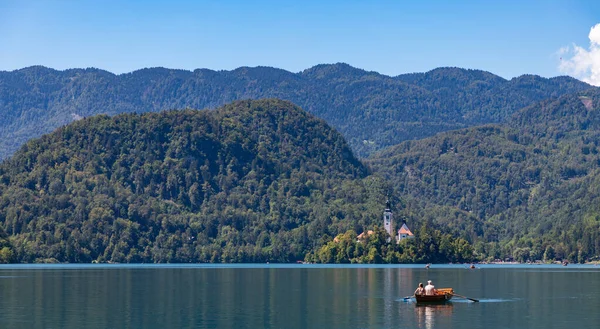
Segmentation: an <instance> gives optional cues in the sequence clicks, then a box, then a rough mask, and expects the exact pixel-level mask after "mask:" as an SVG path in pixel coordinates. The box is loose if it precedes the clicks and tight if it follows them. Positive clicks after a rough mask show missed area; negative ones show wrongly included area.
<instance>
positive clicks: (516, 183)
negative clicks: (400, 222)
mask: <svg viewBox="0 0 600 329" xmlns="http://www.w3.org/2000/svg"><path fill="white" fill-rule="evenodd" d="M599 110H600V92H599V91H598V90H597V89H593V90H589V91H586V92H582V93H578V94H573V95H567V96H563V97H561V98H559V99H557V100H548V101H543V102H541V103H539V104H536V105H533V106H530V107H528V108H525V109H523V110H522V111H520V112H518V113H516V114H515V115H514V116H513V117H512V118H511V119H510V120H509V121H508V123H507V124H506V125H502V126H500V125H487V126H481V127H475V128H469V129H465V130H458V131H453V132H447V133H443V134H439V135H438V136H435V137H432V138H428V139H424V140H420V141H410V142H404V143H402V144H400V145H398V146H395V147H392V148H390V149H387V150H385V151H383V152H380V153H379V154H377V155H375V156H373V157H372V158H371V159H369V161H368V164H369V165H370V166H371V167H372V169H373V170H374V171H376V172H378V173H380V174H381V175H383V177H386V178H387V179H389V180H390V181H391V183H392V185H393V186H394V189H395V190H396V192H397V193H398V194H399V195H402V196H403V197H404V198H405V199H406V200H407V201H406V202H414V203H416V204H419V205H420V207H421V208H423V209H427V208H428V207H430V206H431V205H436V206H446V207H451V208H454V209H455V211H457V212H462V213H465V214H468V215H469V216H473V217H475V218H477V220H478V221H481V223H482V225H483V226H481V227H482V230H481V233H482V234H481V235H480V236H479V237H474V238H473V239H471V242H472V243H473V244H474V248H475V252H476V253H477V254H479V255H485V257H486V258H490V259H495V258H502V259H504V258H505V257H510V258H514V259H515V260H518V261H527V260H531V261H533V260H554V259H557V260H561V259H568V260H569V261H572V262H584V261H587V260H591V259H595V260H597V259H598V256H599V255H600V209H599V207H598V205H599V204H600V185H599V184H600V176H599V173H600V154H599V147H600V114H599V113H600V112H599ZM446 220H447V217H444V216H438V217H437V219H436V221H437V222H438V224H440V225H446V224H447V223H444V221H446ZM479 241H480V242H479Z"/></svg>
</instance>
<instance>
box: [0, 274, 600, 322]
mask: <svg viewBox="0 0 600 329" xmlns="http://www.w3.org/2000/svg"><path fill="white" fill-rule="evenodd" d="M427 280H433V281H434V283H435V284H436V286H437V287H440V288H441V287H453V288H454V290H455V292H456V293H458V294H461V295H465V296H469V297H473V298H477V299H480V300H481V302H480V303H472V302H469V301H466V300H460V299H454V300H453V302H452V303H450V304H448V305H442V306H428V307H423V306H418V305H416V304H415V303H414V302H412V301H410V300H408V301H407V300H405V299H404V298H403V297H404V296H407V295H411V294H412V292H413V291H414V289H415V287H416V285H417V284H418V283H419V282H426V281H427ZM0 328H44V329H47V328H147V329H152V328H161V329H163V328H486V329H495V328H573V329H574V328H600V266H599V267H594V266H577V265H569V266H568V267H562V266H481V267H480V268H478V269H474V270H469V269H466V268H465V267H464V266H458V265H457V266H449V265H446V266H442V265H433V266H432V268H431V269H429V270H426V269H425V268H423V266H422V265H418V266H373V267H365V266H362V267H354V266H315V265H273V264H272V265H259V266H257V265H217V266H214V265H213V266H205V265H193V266H186V265H170V266H160V265H146V266H144V265H138V266H121V265H68V266H65V265H59V266H49V265H42V266H31V265H30V266H0Z"/></svg>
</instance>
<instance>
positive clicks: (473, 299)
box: [452, 293, 479, 303]
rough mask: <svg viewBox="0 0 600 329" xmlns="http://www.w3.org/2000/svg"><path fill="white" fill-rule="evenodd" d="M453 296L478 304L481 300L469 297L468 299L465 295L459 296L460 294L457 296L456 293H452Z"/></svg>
mask: <svg viewBox="0 0 600 329" xmlns="http://www.w3.org/2000/svg"><path fill="white" fill-rule="evenodd" d="M452 296H457V297H462V298H464V299H468V300H470V301H473V302H476V303H478V302H479V300H477V299H475V298H469V297H467V296H463V295H459V294H455V293H452Z"/></svg>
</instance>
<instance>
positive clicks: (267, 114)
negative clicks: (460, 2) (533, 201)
mask: <svg viewBox="0 0 600 329" xmlns="http://www.w3.org/2000/svg"><path fill="white" fill-rule="evenodd" d="M366 175H367V171H366V169H365V167H364V166H363V165H362V164H361V163H360V162H359V161H358V160H357V159H356V158H355V157H354V156H353V154H352V152H351V151H350V148H349V147H348V145H347V144H346V142H345V141H344V139H343V137H342V136H341V135H340V134H339V133H338V132H336V131H335V130H334V129H331V128H330V127H329V126H328V125H327V124H326V123H325V122H324V121H323V120H321V119H317V118H314V117H312V116H311V115H310V114H308V113H307V112H305V111H303V110H301V109H299V108H298V107H296V106H294V105H292V104H291V103H288V102H285V101H279V100H261V101H239V102H236V103H233V104H230V105H226V106H224V107H222V108H219V109H217V110H214V111H207V110H204V111H195V110H185V111H166V112H160V113H149V114H142V115H139V114H121V115H117V116H115V117H108V116H95V117H91V118H87V119H83V120H80V121H77V122H75V123H72V124H70V125H67V126H64V127H61V128H59V129H58V130H56V131H55V132H53V133H51V134H49V135H44V136H43V137H41V138H39V139H34V140H32V141H30V142H28V143H27V144H26V145H24V146H23V147H22V148H21V149H20V150H19V151H18V152H17V153H16V154H15V155H14V156H13V157H11V158H10V159H8V160H6V161H5V162H4V163H3V164H2V165H0V225H1V226H0V233H2V232H4V233H2V234H4V235H0V239H2V238H3V237H4V238H6V235H9V236H10V237H11V240H10V241H11V242H12V250H14V255H13V256H14V258H13V261H14V260H17V261H19V262H35V261H49V260H50V261H62V262H90V261H113V262H190V261H193V262H206V261H213V262H221V261H222V262H264V261H268V260H270V261H285V262H289V261H296V260H299V259H300V260H301V259H304V256H305V254H306V253H307V252H308V251H310V250H312V249H313V248H314V247H315V246H319V243H320V241H321V239H322V238H323V237H326V236H328V235H329V236H335V235H337V234H338V233H340V232H346V230H349V229H354V230H359V231H362V227H363V226H366V225H371V224H372V223H371V221H373V220H377V219H379V218H380V212H381V202H382V200H383V199H384V198H385V194H386V193H387V192H389V191H387V192H386V191H385V190H381V188H382V186H383V185H382V184H381V182H380V183H377V180H376V179H366V181H364V182H363V180H362V178H365V177H366ZM365 184H367V185H365ZM369 186H371V187H369ZM370 190H372V191H374V192H372V193H371V192H369V191H370ZM334 201H335V204H334ZM368 203H371V204H375V203H377V205H376V206H374V207H371V208H372V209H373V210H376V211H377V212H376V213H373V212H372V211H370V210H368V209H365V205H366V204H368ZM332 218H333V219H332ZM349 219H352V220H349ZM1 242H2V240H0V243H1ZM321 242H326V241H321ZM0 249H2V245H1V244H0Z"/></svg>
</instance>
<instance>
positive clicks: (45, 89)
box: [0, 64, 590, 160]
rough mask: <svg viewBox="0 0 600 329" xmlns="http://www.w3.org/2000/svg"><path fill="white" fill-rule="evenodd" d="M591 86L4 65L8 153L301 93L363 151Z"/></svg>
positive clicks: (482, 77)
mask: <svg viewBox="0 0 600 329" xmlns="http://www.w3.org/2000/svg"><path fill="white" fill-rule="evenodd" d="M587 88H590V86H589V85H587V84H585V83H583V82H581V81H578V80H575V79H572V78H568V77H557V78H552V79H545V78H540V77H537V76H522V77H518V78H515V79H512V80H509V81H507V80H505V79H503V78H500V77H498V76H495V75H493V74H491V73H489V72H483V71H477V70H464V69H458V68H441V69H436V70H433V71H430V72H427V73H419V74H407V75H401V76H398V77H389V76H385V75H381V74H378V73H376V72H367V71H364V70H360V69H356V68H353V67H351V66H349V65H347V64H333V65H317V66H315V67H312V68H310V69H307V70H304V71H302V72H299V73H291V72H288V71H284V70H280V69H275V68H270V67H256V68H248V67H242V68H238V69H236V70H233V71H212V70H207V69H198V70H195V71H193V72H190V71H183V70H170V69H164V68H151V69H142V70H139V71H135V72H132V73H128V74H121V75H114V74H112V73H109V72H106V71H102V70H98V69H70V70H65V71H57V70H53V69H48V68H45V67H41V66H35V67H29V68H24V69H21V70H16V71H12V72H5V71H4V72H0V118H1V119H0V160H1V159H5V158H7V157H8V156H9V155H11V154H12V153H13V152H14V151H16V150H17V149H18V148H19V147H20V146H21V145H22V144H23V143H25V142H26V141H27V140H29V139H31V138H33V137H39V136H41V135H42V134H44V133H49V132H51V131H53V130H54V129H56V128H57V127H59V126H62V125H64V124H67V123H69V122H72V121H74V120H77V119H79V118H82V117H88V116H93V115H96V114H109V115H115V114H118V113H131V112H137V113H142V112H158V111H161V110H165V109H182V108H196V109H203V108H215V107H218V106H220V105H223V104H226V103H228V102H231V101H234V100H240V99H258V98H267V97H276V98H280V99H285V100H289V101H292V102H294V103H295V104H297V105H299V106H300V107H302V108H303V109H305V110H307V111H309V112H311V113H312V114H314V115H316V116H318V117H320V118H322V119H324V120H326V121H327V122H328V123H329V124H330V125H332V126H334V127H335V128H337V129H338V131H340V132H341V133H342V134H343V135H344V137H345V138H346V140H347V141H348V143H349V144H350V146H351V148H352V149H353V150H354V152H355V154H357V155H358V156H359V157H365V156H368V155H369V154H371V153H372V152H374V151H377V150H380V149H382V148H385V147H387V146H390V145H395V144H397V143H399V142H401V141H404V140H411V139H419V138H424V137H428V136H433V135H434V134H436V133H438V132H443V131H448V130H452V129H457V128H464V127H469V126H473V125H479V124H483V123H492V122H501V121H503V120H504V119H505V118H507V117H508V116H510V115H511V114H512V113H514V112H515V111H517V110H519V109H520V108H523V107H525V106H528V105H530V104H533V103H534V102H537V101H541V100H543V99H547V98H551V97H557V96H561V95H564V94H569V93H573V92H577V91H581V90H584V89H587Z"/></svg>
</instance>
